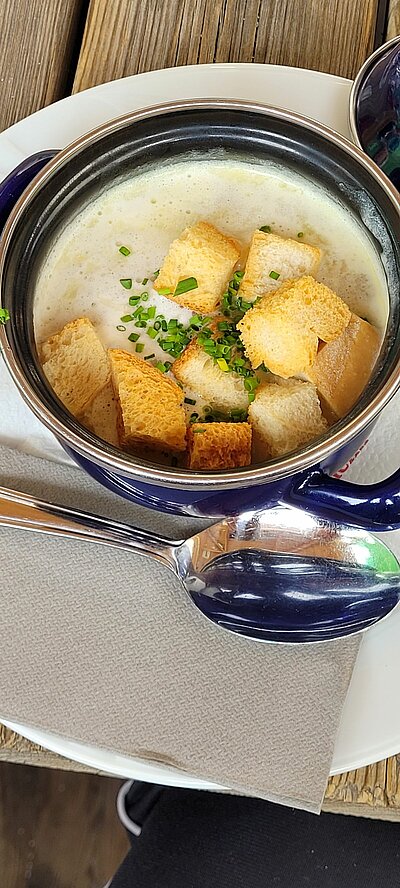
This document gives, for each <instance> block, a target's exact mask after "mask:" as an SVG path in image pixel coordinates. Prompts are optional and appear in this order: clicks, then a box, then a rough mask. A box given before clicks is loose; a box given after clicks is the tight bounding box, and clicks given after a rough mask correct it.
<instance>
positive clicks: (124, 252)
mask: <svg viewBox="0 0 400 888" xmlns="http://www.w3.org/2000/svg"><path fill="white" fill-rule="evenodd" d="M119 252H120V253H122V255H123V256H130V254H131V251H130V249H129V247H120V248H119Z"/></svg>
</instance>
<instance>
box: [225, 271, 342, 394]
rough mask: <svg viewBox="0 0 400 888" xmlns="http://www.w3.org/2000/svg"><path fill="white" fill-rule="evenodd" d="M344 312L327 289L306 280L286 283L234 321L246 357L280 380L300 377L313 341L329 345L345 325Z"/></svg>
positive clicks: (312, 356) (312, 358)
mask: <svg viewBox="0 0 400 888" xmlns="http://www.w3.org/2000/svg"><path fill="white" fill-rule="evenodd" d="M350 316H351V312H350V309H349V308H348V306H347V305H346V303H345V302H343V300H342V299H340V297H339V296H337V295H336V294H335V293H334V292H333V290H331V289H330V288H329V287H326V286H325V285H324V284H320V283H318V282H317V281H315V280H314V278H312V277H304V278H299V280H297V281H288V282H286V283H285V284H284V285H283V286H282V287H280V288H279V289H278V290H275V292H274V293H272V294H270V295H268V296H265V297H263V298H262V299H261V300H260V302H258V303H257V305H255V306H254V307H253V308H251V309H250V310H249V311H247V312H246V314H245V315H244V317H243V318H242V320H241V321H239V323H238V325H237V326H238V329H239V330H240V333H241V339H242V341H243V344H244V346H245V349H246V354H247V356H248V358H249V360H250V362H251V364H252V366H253V367H254V368H255V369H256V368H257V367H259V366H260V364H262V363H263V364H264V365H265V366H266V367H267V368H268V370H270V371H271V373H274V374H276V375H277V376H282V377H283V378H285V379H288V378H290V377H291V376H297V375H299V374H302V373H306V372H307V371H308V370H309V368H310V367H311V366H312V364H313V363H314V361H315V358H316V356H317V350H318V340H319V339H323V340H324V341H326V342H329V341H331V340H333V339H335V338H337V337H338V336H340V334H341V333H342V332H343V330H344V329H345V327H346V326H347V324H348V323H349V320H350Z"/></svg>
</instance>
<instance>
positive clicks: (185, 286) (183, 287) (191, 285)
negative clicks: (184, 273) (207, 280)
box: [158, 277, 199, 296]
mask: <svg viewBox="0 0 400 888" xmlns="http://www.w3.org/2000/svg"><path fill="white" fill-rule="evenodd" d="M198 286H199V285H198V283H197V280H196V278H195V277H189V278H184V279H183V281H179V283H178V284H177V285H176V287H175V292H174V296H181V295H182V293H189V291H190V290H197V288H198ZM158 292H159V293H160V292H161V290H159V291H158Z"/></svg>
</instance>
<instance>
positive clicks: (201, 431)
mask: <svg viewBox="0 0 400 888" xmlns="http://www.w3.org/2000/svg"><path fill="white" fill-rule="evenodd" d="M205 431H206V429H193V434H194V435H204V432H205Z"/></svg>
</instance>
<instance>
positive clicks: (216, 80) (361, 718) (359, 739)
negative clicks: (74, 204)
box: [0, 64, 400, 789]
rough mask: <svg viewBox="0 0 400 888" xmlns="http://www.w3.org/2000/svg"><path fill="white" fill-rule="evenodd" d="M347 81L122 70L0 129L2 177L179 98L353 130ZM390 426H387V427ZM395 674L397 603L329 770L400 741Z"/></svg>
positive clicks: (81, 753) (158, 771)
mask: <svg viewBox="0 0 400 888" xmlns="http://www.w3.org/2000/svg"><path fill="white" fill-rule="evenodd" d="M350 88H351V82H350V81H349V80H344V79H343V78H340V77H332V76H330V75H328V74H320V73H318V72H315V71H304V70H299V69H298V68H286V67H280V66H276V65H251V64H246V65H239V64H235V65H218V66H216V65H202V66H191V67H187V68H173V69H170V70H166V71H152V72H150V73H148V74H139V75H137V76H135V77H127V78H125V79H123V80H117V81H113V82H112V83H106V84H104V85H102V86H97V87H94V88H93V89H90V90H87V91H86V92H83V93H79V94H78V95H76V96H71V97H68V98H66V99H63V100H62V101H61V102H57V103H56V104H54V105H50V106H49V107H48V108H44V109H43V110H42V111H38V112H37V113H36V114H33V115H32V116H31V117H28V118H26V119H25V120H22V121H20V123H17V124H15V125H14V126H13V127H11V128H10V129H9V130H7V131H6V132H4V133H2V134H0V178H3V177H4V176H5V175H6V174H7V173H9V172H10V171H11V170H12V169H13V167H15V166H16V165H17V164H18V163H19V162H20V161H21V160H22V159H23V158H25V157H27V156H28V155H29V154H32V153H33V152H35V151H40V150H42V149H44V148H61V147H63V146H64V145H66V144H67V143H68V142H71V141H72V140H73V139H75V138H76V137H78V136H80V135H82V134H83V133H84V132H86V131H87V130H89V129H92V128H93V127H95V126H97V125H98V124H100V123H103V122H104V121H105V120H107V119H109V118H111V117H116V116H118V115H120V114H123V113H126V112H128V111H132V110H134V109H135V108H141V107H145V106H147V105H151V104H154V103H158V102H162V101H169V100H174V99H179V98H181V99H183V98H196V97H197V98H206V97H209V98H211V97H213V98H218V97H221V98H243V99H249V100H253V101H260V102H264V103H266V104H270V105H276V106H279V107H282V108H288V109H290V110H292V111H297V112H299V113H301V114H305V115H307V116H308V117H313V118H315V119H317V120H320V121H321V122H323V123H325V124H327V125H328V126H331V127H332V128H334V129H336V130H338V131H340V132H341V133H343V134H344V135H346V136H348V137H349V129H348V122H347V108H348V98H349V93H350ZM392 422H393V415H392ZM392 427H393V426H391V427H390V426H388V431H387V434H389V435H390V431H391V428H392ZM38 430H39V432H40V428H39V426H38ZM20 441H21V436H20ZM46 443H47V450H46ZM43 452H45V453H46V452H48V455H49V456H51V457H52V458H57V448H55V447H54V443H52V441H51V439H50V437H47V436H46V435H43V444H42V454H43ZM393 469H394V466H393ZM394 537H396V540H394ZM399 539H400V537H399V535H398V534H395V535H391V536H390V545H391V546H392V548H394V549H395V550H398V551H397V554H398V555H399V554H400V549H399ZM394 541H395V545H393V542H394ZM399 676H400V609H399V608H397V609H396V611H395V613H394V614H393V615H392V616H391V617H389V618H388V619H387V620H385V621H384V622H383V623H382V624H381V625H379V626H377V627H376V628H375V629H374V630H372V631H370V632H369V633H367V634H366V635H365V636H364V638H363V642H362V648H361V652H360V655H359V657H358V660H357V664H356V668H355V671H354V674H353V678H352V682H351V686H350V690H349V693H348V696H347V700H346V704H345V707H344V710H343V714H342V720H341V725H340V728H339V732H338V736H337V739H336V745H335V752H334V757H333V762H332V773H339V772H342V771H347V770H352V769H353V768H357V767H361V766H363V765H366V764H369V763H371V762H375V761H378V760H379V759H382V758H386V757H387V756H389V755H393V754H395V753H397V752H398V751H399V750H400V707H399V706H398V705H397V703H396V701H397V698H398V680H399ZM5 715H6V713H4V716H5ZM2 720H3V722H4V724H7V725H8V726H9V727H10V728H12V729H14V730H15V731H18V732H19V733H20V734H22V735H24V736H25V737H27V738H28V739H29V740H32V741H33V742H35V743H39V744H41V745H42V746H45V747H47V748H48V749H51V750H53V751H54V752H58V753H59V754H60V755H63V756H66V757H68V758H70V759H73V760H76V761H80V762H83V763H85V764H87V765H91V766H92V767H94V768H96V769H98V770H100V771H103V772H106V773H109V774H114V775H117V776H121V777H131V778H136V779H138V780H147V781H151V782H155V783H164V784H169V785H172V786H182V787H194V788H199V789H200V788H202V789H210V788H215V786H214V784H210V783H206V782H205V781H201V780H198V779H196V778H195V777H189V776H188V775H187V774H184V773H181V772H179V771H176V772H175V773H173V772H172V771H171V770H166V769H164V768H163V767H161V766H156V765H154V766H153V765H151V764H148V763H146V762H142V761H140V760H139V759H134V758H129V757H127V756H122V755H116V754H115V753H113V752H109V751H108V750H104V749H99V748H97V747H94V746H93V747H92V746H85V745H83V744H81V743H76V742H74V741H72V740H68V739H67V738H63V737H59V736H57V735H55V734H50V733H48V732H46V731H42V730H37V729H35V728H30V727H29V726H27V725H21V724H16V723H13V722H8V721H6V720H5V718H3V719H2Z"/></svg>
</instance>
